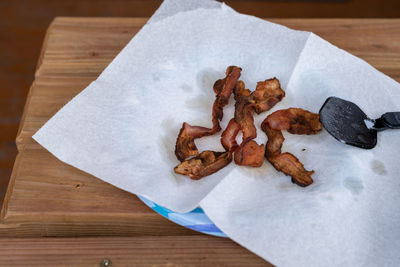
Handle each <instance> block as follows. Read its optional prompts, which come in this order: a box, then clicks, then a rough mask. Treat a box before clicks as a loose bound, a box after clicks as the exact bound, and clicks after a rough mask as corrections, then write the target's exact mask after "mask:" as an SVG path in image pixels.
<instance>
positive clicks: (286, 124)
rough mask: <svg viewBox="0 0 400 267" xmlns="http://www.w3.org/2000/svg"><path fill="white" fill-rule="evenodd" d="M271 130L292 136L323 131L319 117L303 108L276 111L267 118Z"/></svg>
mask: <svg viewBox="0 0 400 267" xmlns="http://www.w3.org/2000/svg"><path fill="white" fill-rule="evenodd" d="M267 121H268V124H269V125H270V126H271V128H273V129H276V130H287V131H288V132H289V133H292V134H316V133H318V132H319V131H321V130H322V124H321V122H320V121H319V115H318V114H315V113H312V112H310V111H307V110H304V109H301V108H289V109H282V110H278V111H275V112H274V113H272V114H271V115H269V116H268V118H267Z"/></svg>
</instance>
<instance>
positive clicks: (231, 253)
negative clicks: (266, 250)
mask: <svg viewBox="0 0 400 267" xmlns="http://www.w3.org/2000/svg"><path fill="white" fill-rule="evenodd" d="M1 241H2V242H0V259H1V261H0V266H41V267H43V266H51V267H53V266H82V267H90V266H93V267H99V266H102V265H101V263H102V262H103V260H104V259H107V260H109V261H111V267H114V266H115V267H118V266H133V267H195V266H196V267H197V266H202V267H208V266H210V267H211V266H212V267H218V266H220V267H223V266H225V267H261V266H264V267H271V266H272V265H270V264H268V263H267V262H265V261H263V260H262V259H261V258H258V257H256V256H254V255H252V254H250V253H249V252H246V251H245V250H244V249H243V248H241V247H240V246H239V245H236V244H234V243H232V242H231V241H229V240H227V239H223V238H212V237H209V236H169V237H152V236H146V237H128V238H126V237H125V238H123V237H119V238H117V237H101V238H42V239H32V238H21V239H4V240H1Z"/></svg>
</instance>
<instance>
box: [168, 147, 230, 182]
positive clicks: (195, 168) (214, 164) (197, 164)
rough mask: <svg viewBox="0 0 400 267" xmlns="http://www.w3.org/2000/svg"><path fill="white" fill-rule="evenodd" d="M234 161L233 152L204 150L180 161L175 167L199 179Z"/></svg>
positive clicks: (178, 171)
mask: <svg viewBox="0 0 400 267" xmlns="http://www.w3.org/2000/svg"><path fill="white" fill-rule="evenodd" d="M231 161H232V153H231V152H229V151H227V152H215V151H209V150H206V151H203V152H201V153H200V154H199V155H197V156H196V157H194V158H191V159H188V160H185V161H183V162H182V163H180V164H179V165H178V166H176V167H175V168H174V171H175V172H176V173H178V174H183V175H187V176H189V177H190V178H191V179H193V180H198V179H200V178H202V177H204V176H207V175H210V174H212V173H214V172H216V171H218V170H220V169H222V168H223V167H225V166H226V165H228V164H229V163H230V162H231Z"/></svg>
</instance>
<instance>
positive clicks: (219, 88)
mask: <svg viewBox="0 0 400 267" xmlns="http://www.w3.org/2000/svg"><path fill="white" fill-rule="evenodd" d="M241 72H242V69H241V68H239V67H236V66H229V67H228V68H227V69H226V72H225V74H226V77H225V78H224V79H220V80H217V81H216V82H215V83H214V86H213V89H214V92H215V94H216V98H215V101H214V104H213V107H212V123H213V127H212V130H211V131H212V133H211V134H214V133H216V132H218V131H220V130H221V127H220V125H219V122H220V121H221V120H222V117H223V116H224V113H223V108H224V106H226V105H227V104H228V103H229V98H230V97H231V94H232V92H233V89H234V88H235V86H236V83H237V81H238V79H239V77H240V74H241Z"/></svg>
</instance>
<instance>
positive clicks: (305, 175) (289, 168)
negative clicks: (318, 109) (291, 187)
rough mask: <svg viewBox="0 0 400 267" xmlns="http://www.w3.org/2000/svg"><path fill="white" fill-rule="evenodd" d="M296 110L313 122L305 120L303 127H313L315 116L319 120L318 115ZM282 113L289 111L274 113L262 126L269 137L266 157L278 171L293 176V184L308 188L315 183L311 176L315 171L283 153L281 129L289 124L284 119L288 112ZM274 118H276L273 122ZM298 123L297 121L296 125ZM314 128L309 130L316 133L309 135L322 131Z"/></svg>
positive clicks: (288, 154) (290, 155)
mask: <svg viewBox="0 0 400 267" xmlns="http://www.w3.org/2000/svg"><path fill="white" fill-rule="evenodd" d="M296 110H301V113H302V114H307V118H309V119H310V120H311V122H308V121H307V119H304V120H303V121H302V122H303V123H302V125H313V122H314V119H315V118H314V117H315V116H317V120H319V116H318V114H314V113H311V112H309V111H306V110H302V109H296ZM281 111H287V110H279V111H276V112H274V113H272V114H271V115H269V116H268V117H267V118H266V119H265V120H264V121H263V122H262V124H261V129H262V130H263V131H264V132H265V133H266V134H267V136H268V142H267V145H266V150H265V157H266V158H267V160H268V161H269V162H271V163H272V165H273V166H274V167H275V169H276V170H278V171H281V172H283V173H285V174H286V175H289V176H291V177H292V182H293V183H295V184H298V185H300V186H308V185H310V184H312V183H313V180H312V178H311V175H312V174H313V173H314V171H307V170H306V169H305V168H304V166H303V164H302V163H301V162H300V161H299V160H298V159H297V158H296V157H295V156H294V155H293V154H291V153H288V152H286V153H281V148H282V144H283V141H284V140H285V138H284V137H283V135H282V132H281V128H280V127H282V125H284V123H286V122H287V118H286V117H284V114H286V112H281ZM276 114H278V115H279V116H277V115H276ZM310 114H311V115H312V116H311V115H310ZM272 116H274V117H273V119H272V120H271V117H272ZM279 120H281V121H283V122H284V123H279ZM292 120H293V118H292ZM271 121H272V122H273V123H274V124H273V125H271ZM296 123H297V121H296V122H295V123H294V124H296ZM288 125H289V126H290V125H291V124H290V123H288ZM275 127H277V128H275ZM286 127H287V126H286ZM313 127H314V126H313ZM313 127H311V126H310V127H309V128H311V129H314V130H315V132H312V131H311V130H309V131H307V133H308V134H315V133H317V132H318V131H319V130H321V128H320V129H319V130H317V129H318V127H314V128H313ZM282 129H290V127H288V128H285V127H282ZM303 132H304V131H303ZM303 132H302V133H303ZM296 133H297V132H296Z"/></svg>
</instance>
